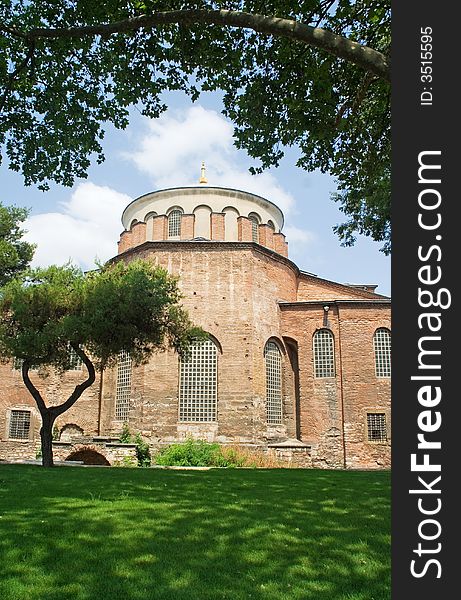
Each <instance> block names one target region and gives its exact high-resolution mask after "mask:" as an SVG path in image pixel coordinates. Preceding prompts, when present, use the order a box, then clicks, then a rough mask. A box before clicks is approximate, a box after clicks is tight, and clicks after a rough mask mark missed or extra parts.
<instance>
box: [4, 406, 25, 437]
mask: <svg viewBox="0 0 461 600" xmlns="http://www.w3.org/2000/svg"><path fill="white" fill-rule="evenodd" d="M29 433H30V410H12V411H11V415H10V427H9V434H8V435H9V437H10V438H12V439H14V440H28V439H29Z"/></svg>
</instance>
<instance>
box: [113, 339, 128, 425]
mask: <svg viewBox="0 0 461 600" xmlns="http://www.w3.org/2000/svg"><path fill="white" fill-rule="evenodd" d="M131 372H132V364H131V356H130V354H129V353H128V352H125V350H122V352H120V354H119V355H118V365H117V388H116V391H115V418H116V419H117V420H118V421H127V420H128V416H129V412H130V400H131Z"/></svg>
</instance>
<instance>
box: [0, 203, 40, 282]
mask: <svg viewBox="0 0 461 600" xmlns="http://www.w3.org/2000/svg"><path fill="white" fill-rule="evenodd" d="M28 213H29V211H28V210H27V209H25V208H18V207H16V206H3V205H2V204H1V203H0V287H1V286H3V285H5V284H6V283H7V282H8V281H10V280H11V279H13V277H15V276H16V275H18V274H19V273H21V272H22V271H24V270H25V269H26V267H27V266H28V265H29V263H30V261H31V260H32V257H33V255H34V250H35V246H34V245H33V244H29V243H28V242H25V241H24V240H22V237H23V235H24V233H25V232H24V230H23V229H21V223H23V222H24V221H25V219H26V218H27V215H28Z"/></svg>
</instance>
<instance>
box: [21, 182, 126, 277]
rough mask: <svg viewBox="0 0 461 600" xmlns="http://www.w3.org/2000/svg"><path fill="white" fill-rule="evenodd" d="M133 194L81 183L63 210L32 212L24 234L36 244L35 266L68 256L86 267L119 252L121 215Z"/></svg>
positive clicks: (54, 262)
mask: <svg viewBox="0 0 461 600" xmlns="http://www.w3.org/2000/svg"><path fill="white" fill-rule="evenodd" d="M130 201H131V198H130V197H129V196H127V195H125V194H120V193H119V192H116V191H115V190H113V189H111V188H109V187H105V186H98V185H95V184H93V183H89V182H88V183H82V184H80V185H79V186H77V188H76V189H75V191H74V192H73V193H72V195H71V197H70V199H69V200H67V201H65V202H61V203H60V204H61V206H62V209H63V210H62V212H51V213H43V214H38V215H33V216H31V217H29V218H28V219H27V221H26V223H25V228H26V229H27V231H28V233H27V234H26V236H25V238H26V239H27V240H28V241H29V242H33V243H35V244H37V249H36V251H35V256H34V259H33V261H32V265H33V266H47V265H50V264H63V263H65V262H67V261H68V260H72V262H74V263H77V264H79V265H80V266H81V267H82V268H84V269H90V268H92V267H93V266H94V261H95V259H96V258H98V259H100V260H102V261H104V260H107V259H108V258H110V257H111V256H114V255H115V254H116V253H117V241H118V238H119V235H120V232H121V230H122V226H121V224H120V216H121V214H122V211H123V209H124V208H125V206H126V205H127V204H128V203H129V202H130Z"/></svg>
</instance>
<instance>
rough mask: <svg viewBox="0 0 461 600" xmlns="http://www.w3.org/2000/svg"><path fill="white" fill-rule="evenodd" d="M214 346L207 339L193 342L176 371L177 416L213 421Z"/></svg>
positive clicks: (215, 395)
mask: <svg viewBox="0 0 461 600" xmlns="http://www.w3.org/2000/svg"><path fill="white" fill-rule="evenodd" d="M217 373H218V349H217V348H216V345H215V344H214V343H213V342H212V341H211V340H207V341H206V342H200V343H196V344H193V346H192V348H191V355H190V357H189V358H188V359H187V360H182V361H181V364H180V373H179V420H180V421H198V422H207V421H216V420H217V408H218V386H217Z"/></svg>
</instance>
